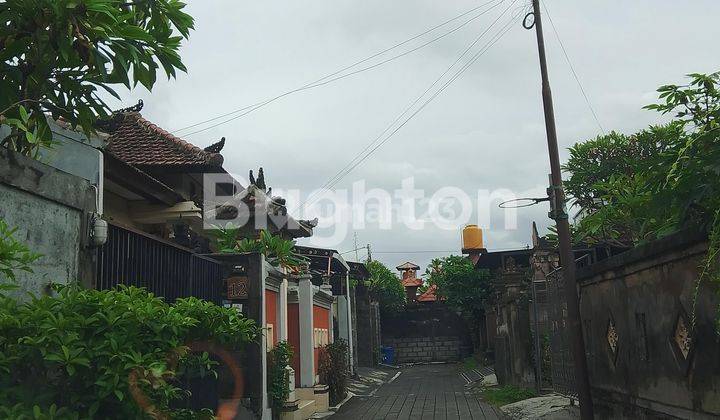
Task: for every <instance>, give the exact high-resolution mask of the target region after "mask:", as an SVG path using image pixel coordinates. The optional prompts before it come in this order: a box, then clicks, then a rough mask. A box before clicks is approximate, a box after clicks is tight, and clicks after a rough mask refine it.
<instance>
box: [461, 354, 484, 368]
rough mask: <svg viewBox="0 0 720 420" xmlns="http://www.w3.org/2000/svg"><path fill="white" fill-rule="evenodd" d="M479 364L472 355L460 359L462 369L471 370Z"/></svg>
mask: <svg viewBox="0 0 720 420" xmlns="http://www.w3.org/2000/svg"><path fill="white" fill-rule="evenodd" d="M479 366H480V364H479V363H478V361H477V359H475V357H474V356H470V357H466V358H465V359H463V361H462V370H464V371H465V370H473V369H477V368H478V367H479Z"/></svg>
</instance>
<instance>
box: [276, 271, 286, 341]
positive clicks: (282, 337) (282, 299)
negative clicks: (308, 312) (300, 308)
mask: <svg viewBox="0 0 720 420" xmlns="http://www.w3.org/2000/svg"><path fill="white" fill-rule="evenodd" d="M277 304H278V305H277V311H278V314H277V323H278V325H276V326H275V328H277V334H278V341H287V339H288V312H287V308H288V281H287V279H283V281H282V283H280V291H279V292H278V302H277Z"/></svg>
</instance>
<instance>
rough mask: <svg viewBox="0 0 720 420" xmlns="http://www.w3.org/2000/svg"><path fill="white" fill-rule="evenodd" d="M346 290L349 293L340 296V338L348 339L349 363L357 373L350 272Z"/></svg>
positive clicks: (338, 299)
mask: <svg viewBox="0 0 720 420" xmlns="http://www.w3.org/2000/svg"><path fill="white" fill-rule="evenodd" d="M344 281H345V290H346V291H347V295H342V296H338V298H337V303H338V332H339V333H340V338H342V339H343V340H345V341H346V343H347V345H348V365H349V368H350V374H351V375H354V374H355V371H354V370H355V366H354V364H353V337H352V311H351V309H350V274H349V273H348V274H347V275H346V276H345V279H344Z"/></svg>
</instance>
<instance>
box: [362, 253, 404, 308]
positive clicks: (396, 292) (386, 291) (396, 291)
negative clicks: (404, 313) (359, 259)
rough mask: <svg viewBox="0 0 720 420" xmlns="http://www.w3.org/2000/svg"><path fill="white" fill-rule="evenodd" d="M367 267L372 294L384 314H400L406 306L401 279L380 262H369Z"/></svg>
mask: <svg viewBox="0 0 720 420" xmlns="http://www.w3.org/2000/svg"><path fill="white" fill-rule="evenodd" d="M365 266H366V267H367V269H368V271H369V272H370V285H369V288H370V294H371V295H372V296H373V297H374V298H375V299H377V301H378V303H379V304H380V311H381V312H382V314H383V315H391V314H394V313H396V312H399V311H400V310H401V309H402V308H403V306H404V305H405V288H404V287H403V285H402V282H401V281H400V278H398V276H396V275H395V273H393V272H392V271H390V269H389V268H387V267H386V266H385V265H384V264H383V263H381V262H380V261H368V262H367V263H366V264H365Z"/></svg>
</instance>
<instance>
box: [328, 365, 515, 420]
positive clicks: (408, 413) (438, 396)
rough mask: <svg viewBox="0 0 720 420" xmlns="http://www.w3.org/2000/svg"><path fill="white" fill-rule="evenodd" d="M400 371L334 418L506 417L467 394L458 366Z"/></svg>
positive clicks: (354, 400)
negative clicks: (389, 380)
mask: <svg viewBox="0 0 720 420" xmlns="http://www.w3.org/2000/svg"><path fill="white" fill-rule="evenodd" d="M399 372H400V375H399V376H397V377H396V378H395V380H393V381H391V382H388V383H387V384H385V385H383V386H382V387H381V388H380V389H378V390H377V392H375V394H374V395H372V396H366V397H355V398H352V399H351V400H350V401H348V402H347V403H346V404H345V405H343V406H342V408H341V409H340V410H339V411H338V412H337V414H335V415H334V416H332V419H333V420H344V419H347V420H351V419H353V420H354V419H447V420H450V419H462V420H469V419H473V420H484V419H488V420H491V419H501V418H504V416H503V414H502V413H501V412H500V410H498V409H496V408H494V407H492V406H491V405H489V404H487V403H485V402H483V401H481V400H480V399H478V397H476V396H473V395H470V394H468V393H466V391H465V381H464V380H463V379H462V377H461V376H460V374H459V371H458V367H457V365H453V364H437V365H422V366H412V367H408V368H404V369H402V370H401V371H399Z"/></svg>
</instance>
